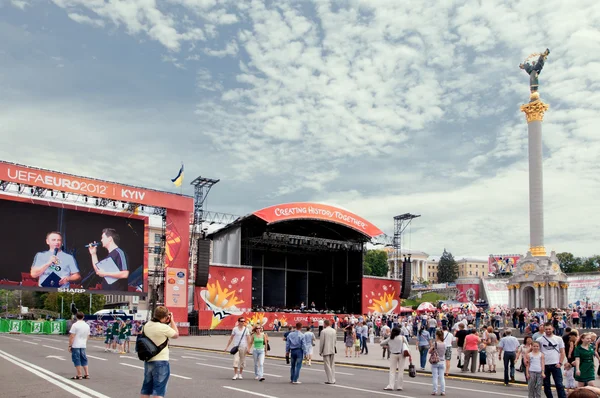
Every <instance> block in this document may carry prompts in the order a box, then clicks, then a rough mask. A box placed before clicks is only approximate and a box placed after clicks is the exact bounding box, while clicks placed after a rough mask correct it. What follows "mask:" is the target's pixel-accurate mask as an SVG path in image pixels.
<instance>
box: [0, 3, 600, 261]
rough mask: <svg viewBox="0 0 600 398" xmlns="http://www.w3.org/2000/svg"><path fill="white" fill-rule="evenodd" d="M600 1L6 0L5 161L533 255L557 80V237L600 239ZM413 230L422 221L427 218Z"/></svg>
mask: <svg viewBox="0 0 600 398" xmlns="http://www.w3.org/2000/svg"><path fill="white" fill-rule="evenodd" d="M598 26H600V6H599V5H598V4H597V0H581V1H579V2H578V3H577V7H573V6H572V5H571V4H570V3H569V2H566V1H562V0H548V1H545V2H532V1H492V0H490V1H485V2H482V1H479V0H477V1H470V0H466V1H451V0H447V1H425V2H423V1H397V0H390V1H384V0H381V1H376V0H372V1H358V0H357V1H352V0H349V1H326V0H318V1H312V2H311V1H308V0H307V1H300V0H298V1H259V0H253V1H243V2H242V1H237V0H162V1H157V0H129V1H117V0H53V1H48V0H0V38H2V39H1V40H0V93H1V94H0V137H1V139H2V145H0V159H3V160H7V161H12V162H17V163H22V164H27V165H33V166H37V167H42V168H48V169H55V170H60V171H64V172H68V173H73V174H79V175H85V176H92V177H96V178H101V179H107V180H114V181H118V182H124V183H131V184H134V185H140V186H146V187H150V188H156V189H164V190H173V191H178V190H177V189H176V188H174V187H173V186H172V185H171V183H170V178H172V177H174V176H175V174H176V173H177V171H178V169H179V165H180V162H181V161H183V162H185V167H186V176H187V182H186V188H185V190H184V193H188V194H191V193H192V190H191V188H190V187H189V186H187V183H189V182H190V181H191V179H192V178H193V177H196V176H198V175H202V176H206V177H212V178H220V179H221V182H220V183H219V184H218V185H217V186H215V188H214V189H213V191H212V192H211V193H210V196H209V198H208V201H207V208H208V210H213V211H221V212H227V213H233V214H240V215H241V214H246V213H249V212H252V211H254V210H256V209H258V208H262V207H266V206H269V205H272V204H277V203H283V202H293V201H317V202H327V203H332V204H337V205H339V206H341V207H344V208H347V209H349V210H351V211H353V212H355V213H357V214H358V215H361V216H363V217H364V218H366V219H368V220H370V221H371V222H373V223H374V224H376V225H377V226H379V227H380V228H381V229H382V230H384V231H385V232H387V233H388V234H391V233H392V232H393V220H392V217H393V216H394V215H397V214H402V213H406V212H411V213H415V214H421V215H422V216H421V217H420V218H418V219H416V220H415V221H414V222H413V225H412V227H411V228H409V229H407V235H406V236H405V240H404V242H406V244H407V245H410V248H412V249H415V250H423V251H426V252H428V253H429V254H431V255H439V254H440V253H441V252H442V250H443V248H444V247H446V248H447V249H448V250H450V251H452V252H453V253H454V254H455V255H478V256H486V255H487V254H489V253H524V251H526V249H527V247H528V243H529V227H528V225H529V221H528V174H527V167H528V166H527V125H526V122H525V118H524V115H523V114H521V113H520V112H519V105H520V104H522V103H524V102H526V101H527V100H528V76H527V75H526V74H525V72H523V71H521V70H519V68H518V64H519V63H520V62H522V61H523V60H524V59H525V58H526V57H527V56H528V55H529V54H531V53H533V52H540V51H543V50H544V49H545V48H546V47H549V48H550V49H551V51H552V53H551V54H550V57H549V58H548V61H547V63H546V66H545V68H544V71H543V73H542V74H541V76H540V84H541V89H540V91H541V94H542V98H543V99H544V100H545V102H547V103H549V104H550V105H551V109H550V111H549V112H548V113H547V114H546V118H545V121H544V126H543V129H544V181H545V187H544V188H545V209H546V213H545V223H546V247H547V248H548V249H549V250H552V249H555V250H557V251H570V252H573V253H574V254H576V255H579V256H588V255H592V254H599V253H600V249H598V238H599V237H600V234H599V233H598V228H597V224H598V223H599V221H600V215H599V214H600V201H599V200H598V195H599V194H600V163H599V162H598V158H599V157H600V134H599V132H598V126H599V125H600V114H599V108H600V91H599V90H600V84H599V80H598V76H600V33H599V31H598ZM409 232H410V233H409Z"/></svg>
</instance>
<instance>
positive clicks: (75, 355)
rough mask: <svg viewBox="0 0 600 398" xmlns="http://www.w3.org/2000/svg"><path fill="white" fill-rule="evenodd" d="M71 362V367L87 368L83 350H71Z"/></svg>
mask: <svg viewBox="0 0 600 398" xmlns="http://www.w3.org/2000/svg"><path fill="white" fill-rule="evenodd" d="M71 360H72V361H73V365H75V367H77V366H88V359H87V355H85V348H71Z"/></svg>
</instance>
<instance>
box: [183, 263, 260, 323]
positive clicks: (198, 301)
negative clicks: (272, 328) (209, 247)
mask: <svg viewBox="0 0 600 398" xmlns="http://www.w3.org/2000/svg"><path fill="white" fill-rule="evenodd" d="M194 308H197V309H198V310H199V313H200V314H202V313H203V312H204V313H210V314H211V316H210V319H209V320H208V321H206V315H204V316H205V319H204V321H202V319H201V320H200V322H204V323H200V329H217V326H219V325H220V324H221V323H223V322H225V323H224V325H227V326H226V329H227V328H229V324H230V323H231V324H232V325H235V322H236V321H235V320H236V319H237V318H238V317H239V316H240V315H242V314H244V313H247V312H248V311H250V309H251V308H252V269H250V268H248V267H225V266H215V265H211V266H210V268H209V269H208V282H207V284H206V287H201V288H198V287H197V288H196V289H195V294H194ZM232 322H233V323H232ZM232 327H233V326H232Z"/></svg>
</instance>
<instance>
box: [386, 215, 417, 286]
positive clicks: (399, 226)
mask: <svg viewBox="0 0 600 398" xmlns="http://www.w3.org/2000/svg"><path fill="white" fill-rule="evenodd" d="M417 217H421V215H415V214H410V213H404V214H401V215H399V216H395V217H394V238H393V240H392V247H393V248H394V279H400V275H399V274H400V273H399V268H398V261H400V259H401V258H402V233H403V232H404V230H405V229H406V227H408V226H409V225H410V223H411V221H412V220H413V219H414V218H417Z"/></svg>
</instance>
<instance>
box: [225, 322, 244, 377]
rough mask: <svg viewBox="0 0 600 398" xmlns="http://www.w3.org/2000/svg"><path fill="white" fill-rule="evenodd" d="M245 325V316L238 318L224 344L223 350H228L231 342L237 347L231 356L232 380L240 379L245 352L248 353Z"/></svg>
mask: <svg viewBox="0 0 600 398" xmlns="http://www.w3.org/2000/svg"><path fill="white" fill-rule="evenodd" d="M246 325H247V324H246V318H245V317H243V316H242V317H240V318H238V324H237V326H236V327H234V328H233V330H232V331H231V336H230V337H229V341H228V342H227V345H226V346H225V351H228V348H229V345H230V344H231V342H233V346H234V347H236V346H237V347H238V350H237V352H236V353H235V355H234V356H233V380H237V379H240V380H241V379H242V373H243V372H244V367H245V366H246V354H247V353H248V328H247V326H246ZM238 370H239V372H238Z"/></svg>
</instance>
